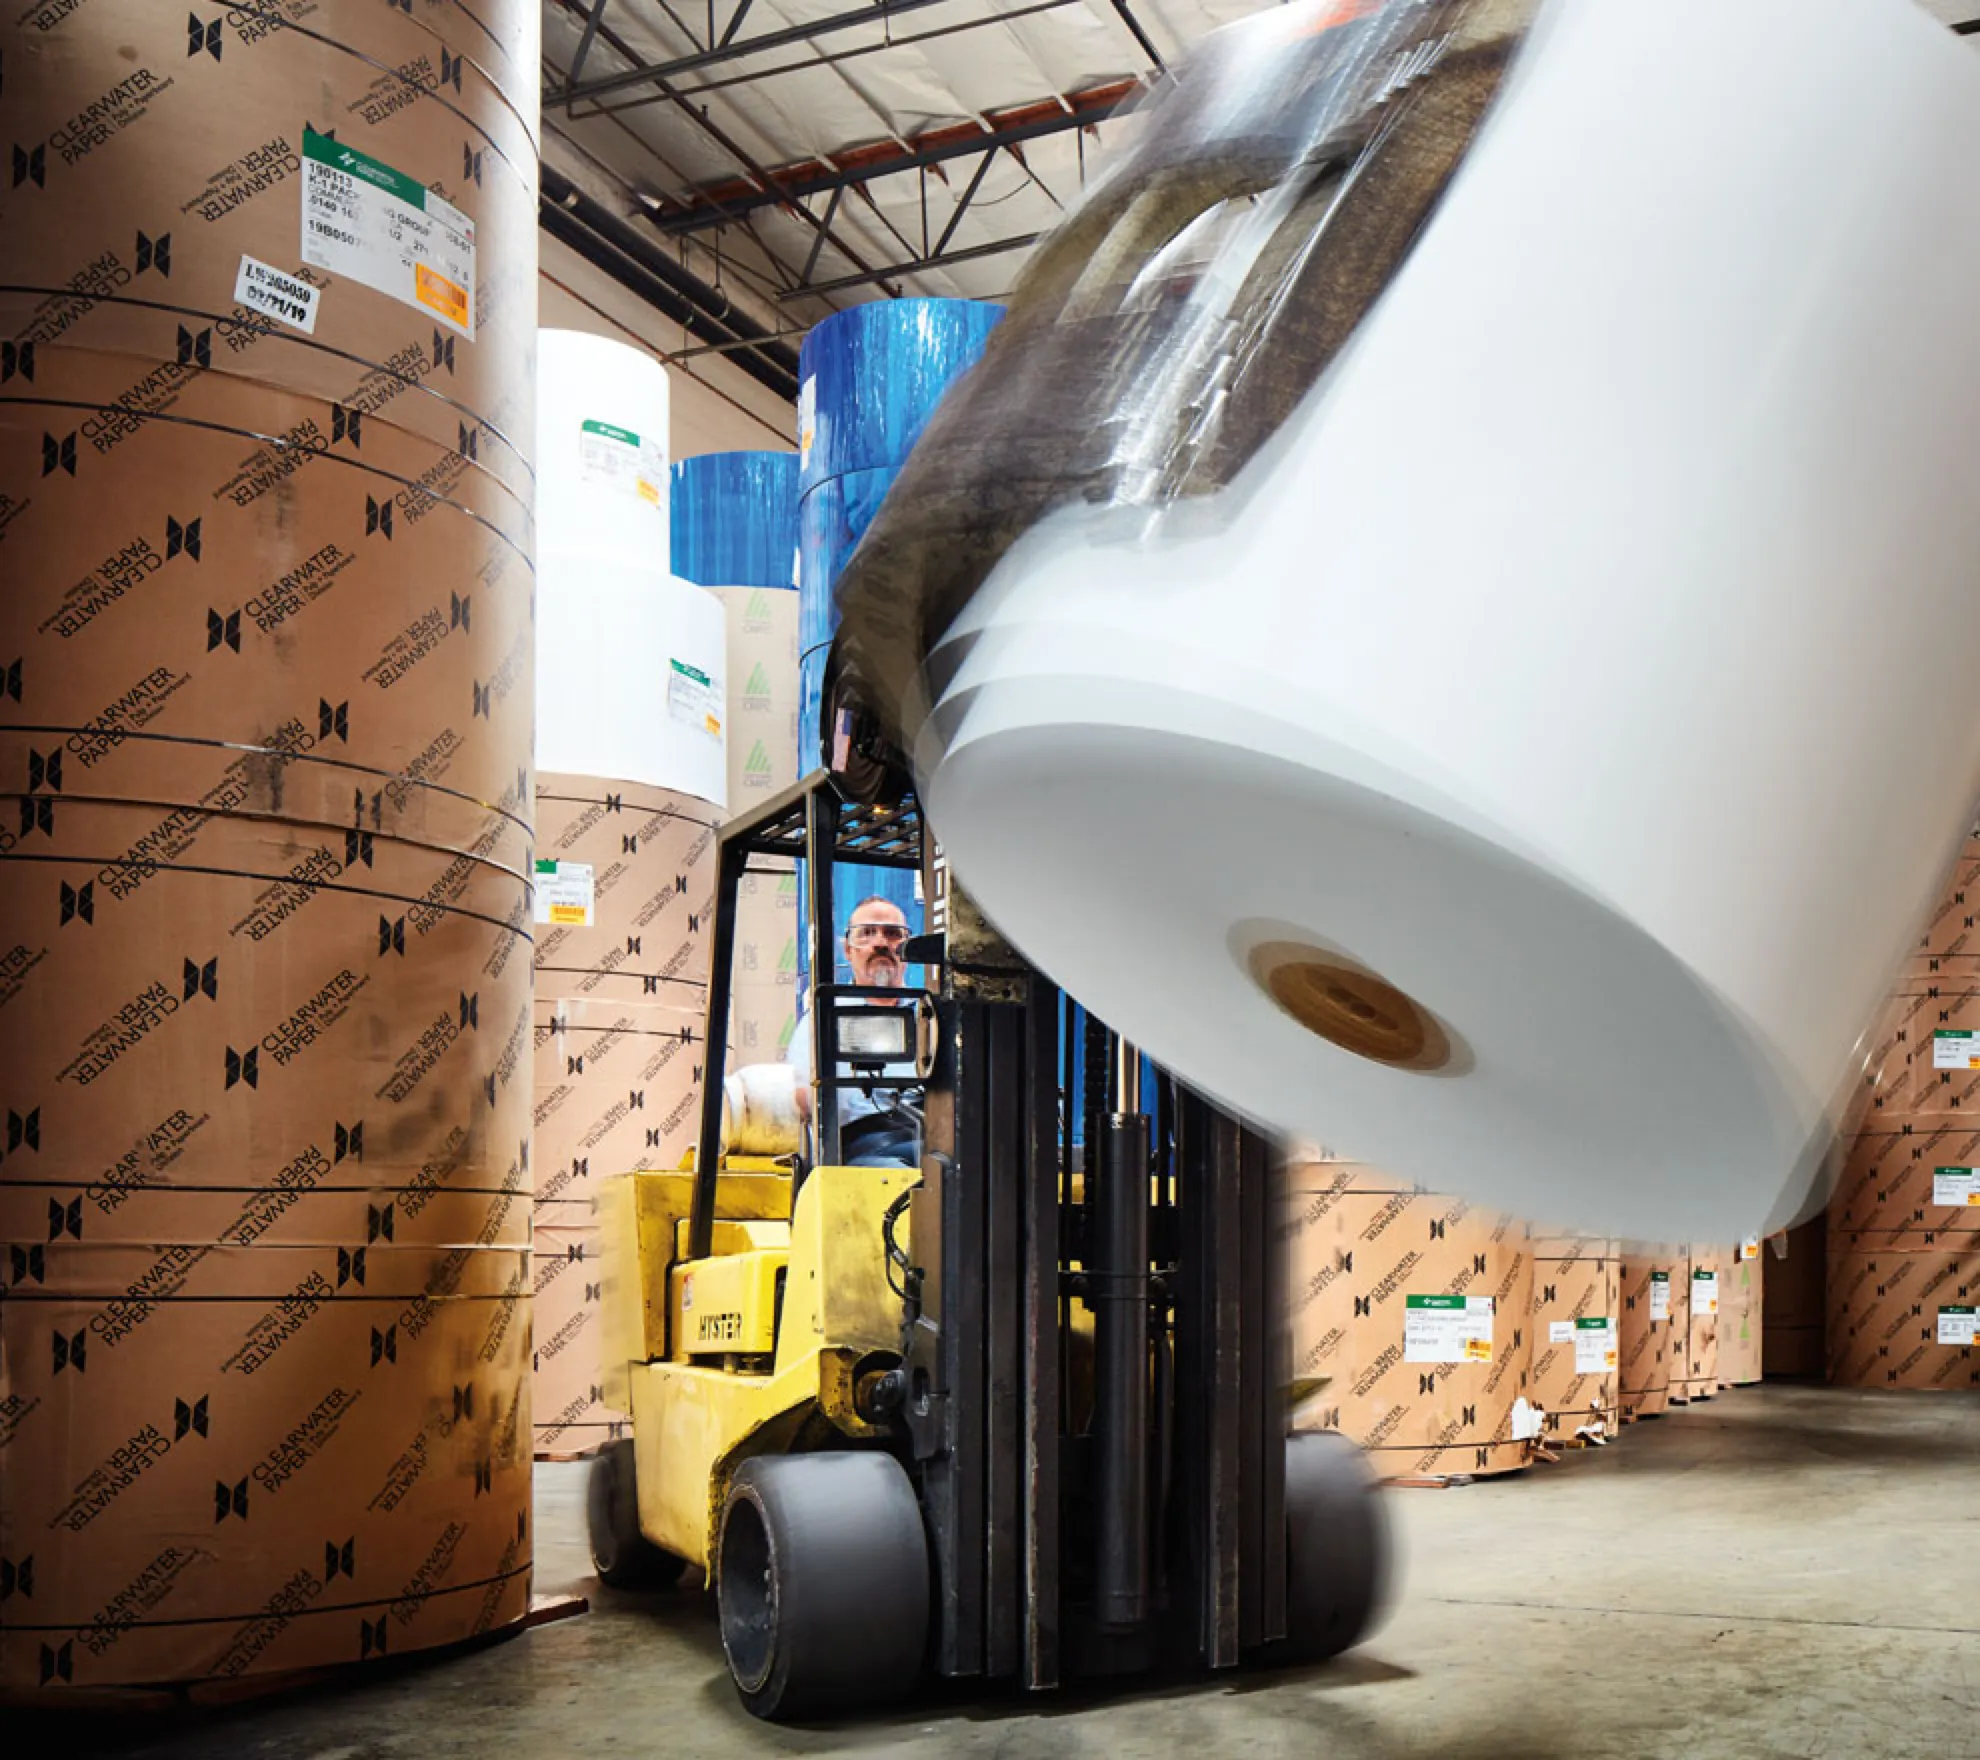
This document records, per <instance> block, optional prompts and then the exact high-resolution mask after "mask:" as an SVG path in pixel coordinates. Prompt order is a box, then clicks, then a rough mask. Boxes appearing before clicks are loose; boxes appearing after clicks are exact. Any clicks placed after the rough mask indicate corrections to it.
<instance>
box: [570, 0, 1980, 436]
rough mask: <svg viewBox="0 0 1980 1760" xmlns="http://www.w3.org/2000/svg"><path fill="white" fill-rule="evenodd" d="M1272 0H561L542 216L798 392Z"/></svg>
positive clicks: (940, 285)
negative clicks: (1194, 48) (1219, 34)
mask: <svg viewBox="0 0 1980 1760" xmlns="http://www.w3.org/2000/svg"><path fill="white" fill-rule="evenodd" d="M1272 3H1274V0H544V8H543V66H544V98H543V104H544V128H545V141H544V159H545V172H544V196H545V199H544V208H545V224H546V226H547V227H549V229H550V230H551V231H552V232H553V233H556V234H557V235H558V236H560V237H562V238H564V239H565V240H566V242H569V243H571V244H573V245H574V246H576V247H577V248H580V249H582V250H584V251H585V253H586V254H587V255H588V256H591V257H592V258H593V260H594V261H596V262H597V263H599V265H600V266H601V267H603V268H605V269H607V270H608V272H610V273H613V274H614V275H616V276H617V277H618V278H619V279H620V280H622V281H624V282H625V283H626V284H627V285H629V286H632V287H634V288H635V290H636V291H639V292H641V293H643V294H645V295H646V296H647V297H649V298H651V299H653V300H654V302H655V303H656V304H659V305H661V306H662V307H663V308H664V309H667V310H668V311H669V314H670V315H671V316H674V317H676V318H678V319H680V320H681V321H682V322H684V323H686V324H687V327H688V328H689V330H690V331H691V332H692V333H693V335H694V336H695V337H696V338H697V347H698V348H699V349H702V350H710V351H714V350H719V351H721V352H723V353H727V354H729V355H731V356H732V357H733V358H734V359H735V361H736V363H737V365H739V366H741V367H742V368H743V369H744V370H746V371H748V372H750V373H751V374H752V375H753V376H754V377H756V378H758V379H759V380H761V381H762V382H763V383H764V384H766V385H769V386H771V387H772V388H773V389H776V390H778V391H779V392H781V393H782V394H784V395H786V396H789V395H794V393H795V389H796V380H795V369H796V359H795V342H796V339H797V338H798V337H799V336H800V335H801V334H802V333H803V331H804V330H805V329H807V328H808V327H809V326H810V325H811V324H813V323H815V322H817V320H818V319H820V318H821V317H823V316H825V315H826V314H827V313H828V312H830V311H833V310H835V309H837V308H838V307H840V306H843V305H847V304H852V303H855V302H858V301H861V300H868V299H876V298H886V297H899V296H902V295H961V296H966V297H970V298H977V299H996V298H999V297H1000V296H1002V295H1003V294H1004V293H1006V292H1007V291H1008V290H1009V288H1010V286H1011V284H1012V282H1013V280H1014V278H1015V276H1016V273H1017V270H1018V267H1019V265H1020V264H1021V263H1022V261H1023V258H1024V254H1025V252H1026V250H1027V249H1028V248H1029V247H1030V245H1031V243H1032V242H1033V240H1034V239H1036V238H1037V237H1038V236H1039V235H1040V234H1041V233H1043V232H1045V231H1048V230H1049V229H1050V228H1051V226H1052V225H1053V223H1054V221H1055V220H1056V219H1057V217H1058V216H1059V214H1060V213H1061V212H1062V211H1063V210H1064V209H1065V207H1067V206H1068V205H1069V204H1070V203H1071V202H1072V200H1073V199H1074V197H1075V196H1076V195H1077V194H1078V192H1079V190H1080V188H1081V187H1082V185H1083V183H1084V181H1085V180H1086V178H1087V176H1088V175H1089V173H1090V171H1091V169H1092V168H1093V166H1094V164H1095V162H1096V160H1097V156H1098V154H1099V153H1100V151H1101V150H1102V149H1103V147H1104V145H1105V142H1106V140H1107V138H1108V136H1109V134H1110V133H1111V132H1112V127H1113V123H1114V119H1116V118H1117V116H1118V114H1119V112H1120V111H1121V110H1122V109H1123V107H1124V106H1126V105H1128V104H1129V103H1130V102H1131V101H1132V100H1133V99H1134V97H1135V96H1136V95H1137V94H1138V93H1139V92H1141V91H1142V90H1144V89H1146V87H1147V86H1149V85H1150V84H1151V83H1153V82H1155V81H1157V80H1159V79H1160V78H1161V77H1163V74H1164V72H1165V70H1166V68H1167V67H1168V66H1169V64H1170V63H1172V62H1173V61H1175V60H1176V59H1177V58H1178V57H1179V56H1180V55H1181V54H1183V53H1184V52H1185V51H1186V50H1187V49H1188V48H1189V47H1190V46H1191V45H1193V44H1195V43H1196V42H1198V41H1199V40H1200V39H1201V38H1202V37H1204V36H1205V35H1207V34H1208V33H1209V32H1210V31H1212V30H1215V29H1216V28H1217V27H1218V26H1220V25H1224V24H1228V23H1230V22H1232V21H1233V20H1235V19H1237V18H1241V17H1244V16H1246V15H1247V14H1249V13H1252V12H1256V11H1259V10H1262V9H1263V5H1267V4H1272ZM1921 3H1922V4H1923V5H1924V6H1925V8H1926V10H1928V11H1929V12H1931V13H1932V14H1933V15H1934V16H1936V17H1938V18H1939V19H1941V20H1942V21H1943V22H1945V23H1947V24H1949V25H1953V26H1955V27H1956V28H1957V27H1960V26H1962V25H1966V24H1968V21H1971V28H1973V29H1974V30H1975V31H1976V32H1980V19H1975V18H1974V17H1973V15H1974V14H1975V13H1976V12H1980V0H1921ZM689 352H694V351H693V350H690V351H689Z"/></svg>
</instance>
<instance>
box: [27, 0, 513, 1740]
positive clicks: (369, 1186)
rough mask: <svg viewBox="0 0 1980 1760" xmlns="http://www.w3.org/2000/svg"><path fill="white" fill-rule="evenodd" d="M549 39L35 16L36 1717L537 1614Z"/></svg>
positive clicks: (31, 108)
mask: <svg viewBox="0 0 1980 1760" xmlns="http://www.w3.org/2000/svg"><path fill="white" fill-rule="evenodd" d="M304 14H308V15H309V18H308V22H307V24H304V23H303V22H300V21H301V18H302V16H303V15H304ZM536 28H537V21H536V15H535V12H534V11H533V9H531V8H530V7H528V6H525V5H522V4H517V3H512V0H497V3H496V4H493V5H492V6H490V7H486V8H483V9H481V12H480V14H479V15H478V16H477V17H475V18H472V19H471V18H469V17H468V16H467V15H466V14H464V13H460V12H443V11H439V10H434V9H421V11H420V15H419V16H418V17H417V18H415V17H414V16H412V15H411V13H410V12H408V11H398V10H393V9H391V8H378V7H374V6H360V5H357V4H354V3H351V0H321V3H320V4H318V5H317V6H315V7H313V8H311V7H304V8H300V9H298V8H288V9H286V10H276V9H270V10H264V11H256V10H253V9H241V10H225V9H222V10H216V11H214V12H213V13H212V14H211V16H210V17H208V16H206V15H205V14H202V15H201V16H200V17H196V18H194V19H193V20H192V21H191V25H190V35H189V27H188V24H187V20H186V18H185V16H184V14H183V13H172V12H163V11H160V10H159V9H158V8H156V7H154V6H150V5H146V4H141V3H140V0H92V3H91V4H90V5H89V6H87V7H82V6H74V7H71V6H61V5H52V4H51V5H42V6H34V7H30V8H28V9H27V10H26V11H24V12H21V13H19V14H18V15H17V16H15V17H14V18H13V19H12V20H11V21H10V22H9V23H8V24H6V25H4V26H0V54H4V59H5V64H6V69H7V75H8V77H7V80H6V84H5V88H4V93H3V94H0V132H4V134H5V135H6V136H7V137H8V138H9V139H10V140H12V141H14V142H16V143H18V145H17V147H16V148H15V150H14V157H13V163H14V165H15V167H16V170H17V172H18V175H16V176H14V177H13V179H12V181H11V184H10V185H9V187H8V188H7V190H6V192H5V193H4V195H0V232H4V235H5V237H6V239H7V250H8V268H9V280H10V282H11V283H12V284H13V285H12V286H11V287H10V288H9V289H8V290H6V291H0V337H4V339H5V340H4V343H3V344H0V523H4V527H5V546H6V585H5V589H4V591H0V654H4V655H5V656H6V657H7V659H6V665H5V668H4V674H5V691H4V694H3V695H0V778H4V779H5V781H4V787H5V789H6V790H7V792H8V793H9V794H10V795H11V796H12V797H13V806H12V807H11V808H10V810H9V825H8V829H7V831H6V832H5V834H4V835H0V861H4V862H5V863H7V866H6V868H5V869H4V873H5V876H6V886H5V898H6V911H7V923H6V934H5V937H4V941H5V944H6V945H7V947H8V948H9V949H10V951H9V952H7V953H6V954H5V955H4V957H0V971H3V972H4V976H0V1064H3V1065H4V1067H5V1069H6V1072H7V1083H8V1087H9V1093H8V1096H7V1110H8V1117H9V1125H8V1131H7V1138H6V1144H5V1151H4V1159H3V1160H0V1278H4V1280H5V1294H6V1300H5V1301H4V1302H0V1463H4V1464H0V1559H4V1560H5V1568H4V1572H0V1578H4V1586H5V1592H4V1593H0V1692H4V1694H5V1695H6V1696H8V1697H9V1698H15V1699H21V1698H25V1699H30V1700H34V1701H37V1702H41V1703H53V1702H59V1701H60V1700H61V1699H62V1698H63V1697H64V1696H65V1695H67V1694H69V1693H71V1692H79V1691H81V1690H84V1689H91V1688H114V1687H118V1686H122V1685H128V1684H152V1683H161V1682H183V1681H198V1680H205V1679H212V1678H222V1679H226V1678H234V1677H239V1676H243V1675H250V1674H273V1673H281V1672H284V1671H288V1670H292V1669H298V1668H304V1667H314V1666H319V1665H324V1664H335V1663H348V1664H358V1663H362V1662H366V1661H370V1660H372V1659H384V1658H386V1657H395V1656H400V1655H403V1654H404V1653H406V1652H408V1651H412V1650H418V1649H420V1648H423V1647H429V1646H436V1645H446V1644H450V1643H454V1642H457V1641H460V1640H463V1639H466V1638H469V1637H472V1636H474V1635H475V1634H477V1633H481V1632H486V1631H488V1630H490V1629H491V1628H493V1627H497V1626H500V1625H503V1624H505V1623H509V1622H512V1621H514V1620H516V1619H518V1618H520V1617H521V1616H522V1615H523V1613H524V1612H525V1611H526V1609H527V1607H528V1603H529V1584H530V1570H531V1536H530V1526H529V1511H530V1480H531V1471H530V1451H529V1443H528V1438H529V1386H528V1378H527V1352H528V1340H529V1336H530V1327H531V1302H530V1272H529V1214H528V1211H529V1190H530V1150H529V1109H528V1041H529V1027H530V1023H529V975H528V974H529V947H528V938H529V908H530V907H529V886H530V879H529V860H530V843H531V810H532V809H531V789H530V776H529V770H530V732H531V725H532V720H533V713H532V711H533V692H532V662H533V653H532V649H533V637H532V630H531V601H532V581H531V557H530V550H531V541H532V537H531V521H530V500H529V486H528V485H529V464H528V454H529V451H530V437H531V398H532V389H533V387H532V372H531V356H532V350H533V345H534V335H535V319H534V311H535V236H536V194H535V164H536V160H535V126H536V121H535V118H536V82H537V77H538V76H537V57H536ZM443 87H444V91H443ZM306 121H307V122H308V123H309V124H310V126H307V127H306V126H305V122H306ZM319 126H320V128H321V129H322V131H323V132H322V133H321V134H320V135H319V134H318V133H317V127H319ZM299 216H300V225H299V218H298V217H299ZM388 244H389V245H390V246H391V248H386V247H387V245H388ZM15 809H17V813H16V811H15Z"/></svg>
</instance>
